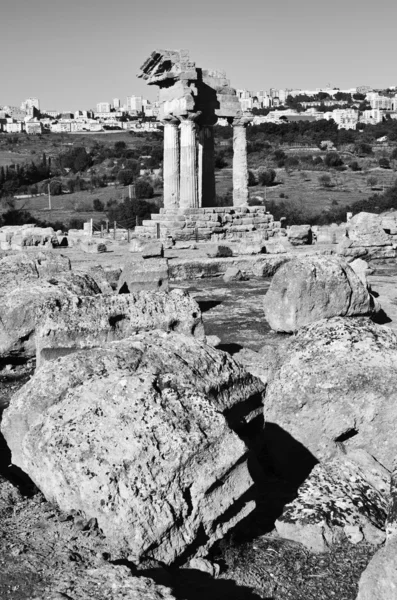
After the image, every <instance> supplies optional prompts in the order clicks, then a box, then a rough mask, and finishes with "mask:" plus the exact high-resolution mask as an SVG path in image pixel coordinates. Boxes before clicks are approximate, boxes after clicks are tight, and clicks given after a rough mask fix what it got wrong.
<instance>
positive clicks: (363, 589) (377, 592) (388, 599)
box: [357, 465, 397, 600]
mask: <svg viewBox="0 0 397 600" xmlns="http://www.w3.org/2000/svg"><path fill="white" fill-rule="evenodd" d="M386 534H387V540H386V544H385V546H384V547H383V548H381V549H380V550H378V552H377V553H376V554H375V556H374V557H373V558H372V560H371V561H370V563H369V565H368V567H367V568H366V569H365V571H364V572H363V574H362V575H361V579H360V582H359V593H358V596H357V600H374V599H377V598H379V599H382V600H392V599H393V600H394V599H395V598H396V597H397V467H396V465H395V467H394V470H393V472H392V476H391V482H390V502H389V506H388V515H387V521H386Z"/></svg>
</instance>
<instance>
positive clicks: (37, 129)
mask: <svg viewBox="0 0 397 600" xmlns="http://www.w3.org/2000/svg"><path fill="white" fill-rule="evenodd" d="M236 94H237V97H238V99H239V101H240V104H241V109H242V111H243V113H247V114H251V115H253V116H254V119H253V122H252V123H253V125H259V124H261V123H275V124H279V125H282V124H285V123H291V122H296V121H319V120H323V119H325V120H327V121H329V120H333V121H334V122H335V123H336V124H337V125H338V128H339V129H356V128H357V126H359V125H360V124H363V125H374V124H376V123H381V122H382V121H383V120H385V119H386V118H389V119H397V87H396V86H390V87H388V88H387V89H383V90H381V89H373V88H372V87H370V86H358V87H355V88H349V89H342V90H341V89H339V88H337V87H334V88H332V87H325V88H316V89H315V90H302V89H275V88H270V90H269V91H268V92H266V91H264V90H259V91H256V92H252V91H249V90H246V89H237V90H236ZM158 117H159V102H158V101H155V102H150V101H149V100H148V99H146V98H143V97H142V96H127V98H126V102H125V103H124V104H122V101H121V99H120V98H113V100H112V101H111V102H108V101H106V102H98V103H97V104H96V107H95V109H94V108H91V109H87V110H76V111H75V112H71V111H62V112H60V111H57V110H53V109H51V108H41V107H40V101H39V99H38V98H28V99H26V100H24V101H23V102H22V103H21V105H20V106H19V107H18V106H10V105H7V104H4V105H1V104H0V132H4V133H14V134H15V133H22V132H26V133H27V134H40V133H82V132H83V133H87V132H92V133H99V132H106V131H123V130H124V131H125V130H126V131H155V130H158V129H159V127H160V126H161V123H160V121H159V119H158ZM218 124H219V125H227V121H226V120H225V119H219V121H218Z"/></svg>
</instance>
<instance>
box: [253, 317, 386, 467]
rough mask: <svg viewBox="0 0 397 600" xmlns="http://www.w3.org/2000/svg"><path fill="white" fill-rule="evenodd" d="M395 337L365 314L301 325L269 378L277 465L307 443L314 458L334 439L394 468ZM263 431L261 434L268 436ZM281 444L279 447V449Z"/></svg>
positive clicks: (332, 447)
mask: <svg viewBox="0 0 397 600" xmlns="http://www.w3.org/2000/svg"><path fill="white" fill-rule="evenodd" d="M396 393H397V336H396V334H395V333H394V332H393V331H392V330H390V329H389V328H387V327H385V326H381V325H376V324H375V323H373V322H372V321H371V320H370V319H368V318H364V317H361V318H354V319H353V318H352V319H344V318H341V317H335V318H333V319H329V320H323V321H319V322H317V323H314V324H312V325H309V326H308V327H305V328H303V329H301V330H299V331H298V333H297V334H296V336H294V337H293V338H292V339H291V341H290V343H289V345H288V346H287V348H286V350H285V354H284V357H283V362H282V364H281V366H280V368H279V369H278V370H277V371H276V372H275V374H274V375H273V379H272V380H271V381H270V383H269V384H268V387H267V390H266V396H265V402H264V415H265V421H266V427H265V431H266V428H268V426H269V423H272V424H274V426H275V427H276V429H277V432H278V435H277V436H276V439H275V440H274V441H273V444H272V446H269V455H270V456H271V457H272V460H273V462H274V464H275V465H277V468H278V469H279V471H280V472H283V471H285V470H288V468H289V467H288V456H287V454H286V452H287V451H286V446H285V444H286V440H287V439H288V440H289V442H290V452H291V455H290V458H291V461H292V457H293V456H295V455H297V452H298V450H300V449H302V448H304V449H305V451H306V452H307V451H308V452H310V453H311V455H312V456H314V457H315V458H316V459H317V460H321V459H326V458H330V457H332V456H333V455H334V453H335V451H336V447H337V444H338V443H339V442H343V444H344V445H345V446H346V447H348V448H363V449H365V450H366V451H367V452H368V453H369V454H371V455H372V456H373V457H374V458H375V459H376V460H377V461H378V462H380V463H381V464H382V465H383V466H384V467H386V468H387V469H389V470H391V468H392V464H393V461H394V458H395V456H396V455H397V439H396V436H395V435H394V423H395V422H396V419H397V406H396V403H395V397H396ZM265 437H266V436H265ZM283 445H284V449H283Z"/></svg>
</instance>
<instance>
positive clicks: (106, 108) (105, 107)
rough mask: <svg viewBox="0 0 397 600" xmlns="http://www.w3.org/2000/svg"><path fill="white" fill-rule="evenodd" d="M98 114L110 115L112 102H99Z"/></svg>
mask: <svg viewBox="0 0 397 600" xmlns="http://www.w3.org/2000/svg"><path fill="white" fill-rule="evenodd" d="M96 112H97V113H110V102H98V104H97V105H96Z"/></svg>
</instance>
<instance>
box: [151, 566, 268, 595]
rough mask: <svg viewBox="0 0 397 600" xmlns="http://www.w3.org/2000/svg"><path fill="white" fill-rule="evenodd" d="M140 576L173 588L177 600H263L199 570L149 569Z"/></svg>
mask: <svg viewBox="0 0 397 600" xmlns="http://www.w3.org/2000/svg"><path fill="white" fill-rule="evenodd" d="M139 575H141V576H143V577H150V578H151V579H153V580H154V581H155V582H156V583H157V584H159V585H167V586H169V587H171V588H172V590H173V593H174V596H175V598H176V599H177V600H204V599H205V600H226V599H227V600H263V598H262V597H261V596H259V595H258V594H256V593H255V592H254V591H253V590H252V589H251V588H249V587H246V586H239V585H237V584H236V583H235V582H234V581H231V580H229V579H215V578H214V577H212V576H211V575H209V574H208V573H203V572H202V571H199V570H197V569H177V570H174V569H170V570H169V571H167V572H165V571H164V570H163V569H160V570H158V571H157V570H156V569H148V570H146V571H139ZM264 600H272V598H265V599H264Z"/></svg>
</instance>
